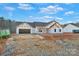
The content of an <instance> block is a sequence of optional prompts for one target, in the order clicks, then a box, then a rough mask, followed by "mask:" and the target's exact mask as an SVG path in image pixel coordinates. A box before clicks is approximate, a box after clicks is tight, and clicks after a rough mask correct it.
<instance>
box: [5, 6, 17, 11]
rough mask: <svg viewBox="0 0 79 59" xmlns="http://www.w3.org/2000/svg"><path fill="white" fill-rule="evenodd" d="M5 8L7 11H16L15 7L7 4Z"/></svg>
mask: <svg viewBox="0 0 79 59" xmlns="http://www.w3.org/2000/svg"><path fill="white" fill-rule="evenodd" d="M4 9H5V10H7V11H14V10H15V8H13V7H10V6H5V7H4Z"/></svg>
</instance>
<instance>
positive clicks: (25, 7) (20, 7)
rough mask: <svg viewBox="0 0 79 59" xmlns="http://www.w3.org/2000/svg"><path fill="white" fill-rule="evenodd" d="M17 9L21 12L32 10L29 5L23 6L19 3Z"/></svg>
mask: <svg viewBox="0 0 79 59" xmlns="http://www.w3.org/2000/svg"><path fill="white" fill-rule="evenodd" d="M18 8H19V9H22V10H31V9H34V8H33V7H32V6H31V5H30V4H24V3H20V4H19V6H18Z"/></svg>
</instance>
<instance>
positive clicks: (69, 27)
mask: <svg viewBox="0 0 79 59" xmlns="http://www.w3.org/2000/svg"><path fill="white" fill-rule="evenodd" d="M73 30H79V27H78V26H77V25H74V24H68V25H66V26H65V27H64V28H63V32H71V33H72V32H73Z"/></svg>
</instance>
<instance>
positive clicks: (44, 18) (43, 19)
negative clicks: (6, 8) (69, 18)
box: [28, 15, 63, 22]
mask: <svg viewBox="0 0 79 59" xmlns="http://www.w3.org/2000/svg"><path fill="white" fill-rule="evenodd" d="M54 19H55V20H56V21H62V20H63V18H61V17H53V16H48V15H46V16H29V18H28V20H30V21H41V22H49V21H52V20H54Z"/></svg>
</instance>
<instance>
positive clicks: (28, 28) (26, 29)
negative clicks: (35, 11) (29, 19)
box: [16, 21, 62, 34]
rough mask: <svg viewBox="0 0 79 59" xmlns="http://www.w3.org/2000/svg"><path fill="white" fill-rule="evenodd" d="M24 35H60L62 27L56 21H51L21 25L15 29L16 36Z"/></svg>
mask: <svg viewBox="0 0 79 59" xmlns="http://www.w3.org/2000/svg"><path fill="white" fill-rule="evenodd" d="M25 33H26V34H27V33H28V34H30V33H31V34H32V33H38V34H41V33H62V26H61V25H60V24H59V23H58V22H56V21H51V22H49V23H42V22H37V23H35V22H34V23H23V24H20V25H18V26H17V27H16V34H25Z"/></svg>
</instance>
